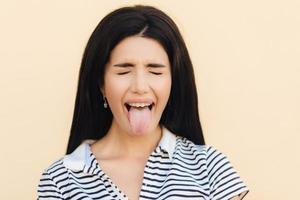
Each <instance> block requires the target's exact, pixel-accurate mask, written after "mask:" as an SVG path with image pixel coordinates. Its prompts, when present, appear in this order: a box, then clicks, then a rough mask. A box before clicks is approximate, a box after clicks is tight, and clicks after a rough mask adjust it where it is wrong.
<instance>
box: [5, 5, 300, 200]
mask: <svg viewBox="0 0 300 200" xmlns="http://www.w3.org/2000/svg"><path fill="white" fill-rule="evenodd" d="M137 2H140V3H143V2H146V3H148V4H150V5H154V6H157V7H158V8H160V9H162V10H164V11H165V12H167V13H168V14H169V15H170V16H171V17H172V18H173V19H174V21H175V22H176V23H177V24H178V26H179V28H180V30H181V31H182V34H183V36H184V38H185V41H186V44H187V46H188V48H189V52H190V56H191V58H192V61H193V64H194V67H195V73H196V79H197V87H198V93H199V107H200V111H199V112H200V118H201V122H202V126H203V130H204V134H205V137H206V140H207V143H208V144H210V145H213V146H215V147H216V148H218V149H220V150H221V151H222V152H223V153H225V154H226V155H227V156H228V157H229V158H230V160H231V162H232V163H233V165H234V166H235V168H236V170H237V171H238V172H239V174H240V176H241V177H242V178H243V180H244V181H245V182H246V183H247V185H248V186H249V188H250V190H251V191H250V193H249V195H248V196H247V198H245V199H247V200H248V199H249V200H254V199H270V200H282V199H295V198H297V197H295V196H299V195H298V190H297V189H299V179H300V174H299V167H300V160H299V157H300V156H299V152H300V151H299V147H298V146H297V145H298V143H299V139H300V136H299V134H300V123H299V119H300V106H299V102H300V90H299V89H300V79H299V77H300V74H299V73H300V60H299V53H300V38H299V35H300V12H299V11H300V1H274V0H273V1H271V0H270V1H266V0H264V1H261V0H255V1H253V0H252V1H240V0H239V1H238V0H237V1H204V0H203V1H196V0H195V1H188V4H187V1H130V2H128V1H127V2H126V1H116V0H115V1H108V0H107V1H96V0H94V1H91V0H80V1H74V0H68V1H61V0H60V1H54V0H51V1H50V0H49V1H38V0H36V1H12V0H10V1H1V2H0V26H1V32H0V34H1V35H0V76H1V77H0V91H1V92H0V99H1V104H0V124H1V126H0V134H1V138H2V140H1V147H0V148H1V151H0V152H1V159H2V160H1V170H0V177H1V181H0V184H1V185H0V188H1V192H0V199H34V198H36V189H37V184H38V181H39V177H40V175H41V173H42V170H43V169H45V168H46V167H48V166H49V165H50V164H51V163H52V162H54V161H55V160H57V159H58V158H60V157H61V156H63V155H64V153H65V149H66V144H67V139H68V136H69V130H70V126H71V118H72V114H73V107H74V101H75V92H76V84H77V78H78V70H79V65H80V60H81V56H82V53H83V49H84V46H85V44H86V42H87V40H88V38H89V36H90V34H91V32H92V31H93V29H94V28H95V26H96V24H97V23H98V22H99V21H100V19H101V18H102V17H103V16H105V15H106V14H108V12H110V11H112V10H113V9H116V8H118V7H120V6H122V5H133V4H135V3H137Z"/></svg>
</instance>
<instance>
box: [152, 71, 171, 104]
mask: <svg viewBox="0 0 300 200" xmlns="http://www.w3.org/2000/svg"><path fill="white" fill-rule="evenodd" d="M171 85H172V81H171V78H170V77H167V78H163V79H160V80H157V81H156V82H154V87H155V89H154V90H155V92H156V95H157V98H159V101H160V102H161V105H162V106H164V105H165V104H166V103H167V102H168V98H169V96H170V92H171Z"/></svg>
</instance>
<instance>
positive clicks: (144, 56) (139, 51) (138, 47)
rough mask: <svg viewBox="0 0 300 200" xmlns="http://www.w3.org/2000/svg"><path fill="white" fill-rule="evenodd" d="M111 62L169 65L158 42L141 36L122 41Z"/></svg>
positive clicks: (113, 53) (117, 46)
mask: <svg viewBox="0 0 300 200" xmlns="http://www.w3.org/2000/svg"><path fill="white" fill-rule="evenodd" d="M110 60H111V61H113V62H118V61H132V62H140V61H141V62H144V61H146V62H147V61H149V62H150V61H151V62H153V61H156V62H161V63H163V64H166V65H168V64H169V59H168V55H167V53H166V51H165V50H164V48H163V46H162V45H161V44H160V43H159V42H158V41H156V40H154V39H151V38H145V37H141V36H130V37H127V38H125V39H123V40H122V41H120V42H119V43H118V44H117V45H116V46H115V48H114V49H113V50H112V51H111V55H110Z"/></svg>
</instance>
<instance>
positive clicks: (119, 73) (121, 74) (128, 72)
mask: <svg viewBox="0 0 300 200" xmlns="http://www.w3.org/2000/svg"><path fill="white" fill-rule="evenodd" d="M128 73H129V72H121V73H117V74H118V75H123V74H128Z"/></svg>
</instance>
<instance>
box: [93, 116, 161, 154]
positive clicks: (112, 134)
mask: <svg viewBox="0 0 300 200" xmlns="http://www.w3.org/2000/svg"><path fill="white" fill-rule="evenodd" d="M161 136H162V128H161V127H160V126H159V125H158V126H157V127H156V128H155V129H154V130H153V131H152V132H149V133H147V134H145V135H139V136H137V135H132V134H130V133H128V132H126V131H124V130H122V129H120V127H119V126H118V125H117V124H116V123H115V122H114V121H113V122H112V126H111V128H110V129H109V131H108V133H107V134H106V136H105V137H103V138H102V139H101V140H99V141H98V142H97V143H98V144H96V145H95V146H94V150H95V151H96V152H97V154H98V156H99V157H102V158H147V157H148V156H149V155H150V154H151V152H152V151H153V150H154V149H155V148H156V147H157V145H158V143H159V141H160V139H161ZM97 149H98V150H97Z"/></svg>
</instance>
